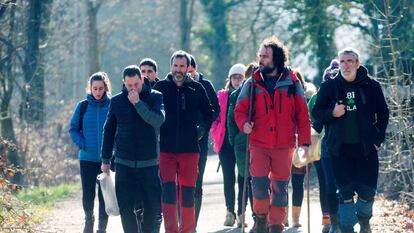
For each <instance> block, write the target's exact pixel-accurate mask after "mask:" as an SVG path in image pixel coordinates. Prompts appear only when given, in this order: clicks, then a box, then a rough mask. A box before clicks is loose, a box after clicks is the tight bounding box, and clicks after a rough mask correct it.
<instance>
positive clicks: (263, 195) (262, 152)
mask: <svg viewBox="0 0 414 233" xmlns="http://www.w3.org/2000/svg"><path fill="white" fill-rule="evenodd" d="M294 151H295V148H283V149H267V148H261V147H255V146H250V155H251V157H250V164H251V167H250V169H251V171H250V172H251V174H252V190H253V209H254V212H255V213H256V214H259V215H267V217H268V224H269V226H271V225H283V220H284V218H285V216H286V214H287V213H286V207H287V205H288V201H287V185H288V181H289V176H290V172H291V166H292V156H293V153H294ZM269 191H270V192H269Z"/></svg>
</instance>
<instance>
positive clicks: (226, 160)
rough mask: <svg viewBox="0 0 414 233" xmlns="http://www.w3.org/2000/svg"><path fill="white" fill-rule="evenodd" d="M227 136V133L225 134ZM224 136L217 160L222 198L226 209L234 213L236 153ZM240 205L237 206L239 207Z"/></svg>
mask: <svg viewBox="0 0 414 233" xmlns="http://www.w3.org/2000/svg"><path fill="white" fill-rule="evenodd" d="M226 136H227V134H226ZM226 136H225V138H224V142H223V145H222V147H221V149H220V152H219V154H218V155H219V160H220V164H221V169H222V171H223V183H224V199H225V202H226V207H227V211H229V212H232V213H234V205H235V188H234V185H235V183H236V170H235V169H236V155H235V153H234V148H233V147H232V146H231V145H230V143H229V140H228V139H227V138H226ZM240 208H241V207H239V209H240Z"/></svg>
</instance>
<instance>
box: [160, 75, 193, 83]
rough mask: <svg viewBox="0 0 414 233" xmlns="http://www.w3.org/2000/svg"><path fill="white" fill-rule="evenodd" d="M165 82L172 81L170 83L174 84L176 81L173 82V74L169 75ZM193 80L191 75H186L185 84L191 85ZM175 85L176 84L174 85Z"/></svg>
mask: <svg viewBox="0 0 414 233" xmlns="http://www.w3.org/2000/svg"><path fill="white" fill-rule="evenodd" d="M165 80H167V81H170V82H173V83H174V80H173V75H172V74H171V73H168V74H167V76H166V77H165ZM192 81H193V80H192V79H191V77H190V75H189V74H186V75H185V79H184V83H183V84H187V83H190V82H192ZM174 84H175V83H174Z"/></svg>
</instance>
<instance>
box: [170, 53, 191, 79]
mask: <svg viewBox="0 0 414 233" xmlns="http://www.w3.org/2000/svg"><path fill="white" fill-rule="evenodd" d="M187 72H188V66H187V59H185V58H184V57H175V58H174V59H173V61H172V64H171V73H172V75H173V77H174V81H175V82H183V81H184V77H185V75H186V74H187Z"/></svg>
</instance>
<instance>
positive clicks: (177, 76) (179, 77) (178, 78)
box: [173, 72, 185, 82]
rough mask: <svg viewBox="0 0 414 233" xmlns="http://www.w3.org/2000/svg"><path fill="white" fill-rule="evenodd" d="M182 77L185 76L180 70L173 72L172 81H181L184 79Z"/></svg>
mask: <svg viewBox="0 0 414 233" xmlns="http://www.w3.org/2000/svg"><path fill="white" fill-rule="evenodd" d="M184 78H185V75H184V74H183V73H181V72H175V73H174V75H173V79H174V81H178V82H181V81H183V80H184Z"/></svg>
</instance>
